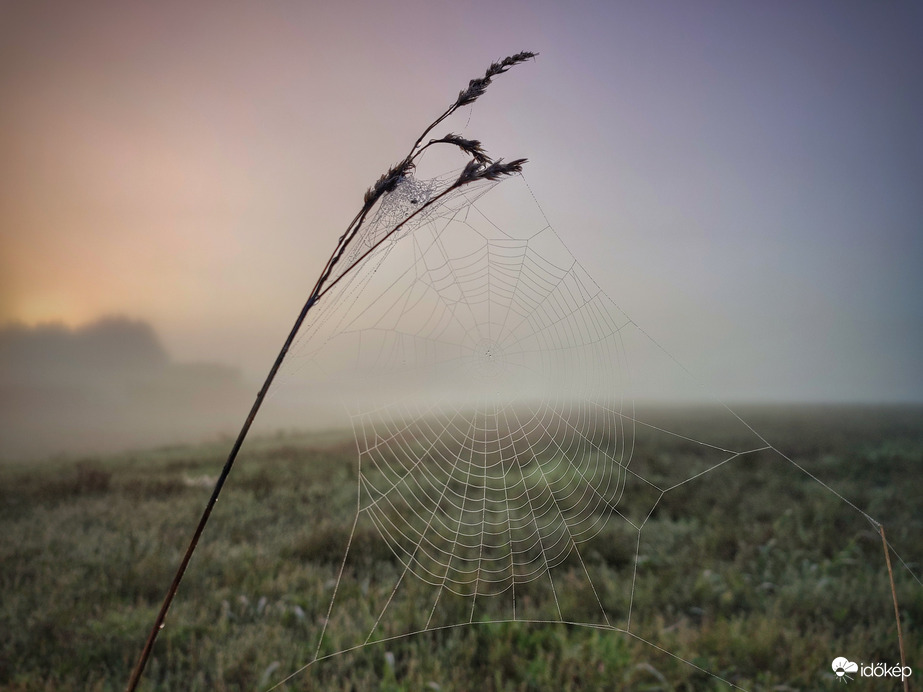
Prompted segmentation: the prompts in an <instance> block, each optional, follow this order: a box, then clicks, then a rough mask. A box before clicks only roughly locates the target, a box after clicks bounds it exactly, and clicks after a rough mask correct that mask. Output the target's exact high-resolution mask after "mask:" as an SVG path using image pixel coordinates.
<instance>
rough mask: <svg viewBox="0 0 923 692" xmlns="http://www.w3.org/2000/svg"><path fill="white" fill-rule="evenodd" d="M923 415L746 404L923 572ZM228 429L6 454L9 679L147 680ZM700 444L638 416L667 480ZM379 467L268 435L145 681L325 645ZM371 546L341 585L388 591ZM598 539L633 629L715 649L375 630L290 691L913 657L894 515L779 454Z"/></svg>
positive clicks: (758, 672) (818, 668)
mask: <svg viewBox="0 0 923 692" xmlns="http://www.w3.org/2000/svg"><path fill="white" fill-rule="evenodd" d="M921 413H923V411H921V409H920V408H918V407H917V408H911V407H903V408H897V407H890V408H889V407H879V408H861V409H860V408H847V407H841V408H831V409H819V408H804V407H802V408H791V407H786V408H779V409H775V410H774V409H768V408H763V409H754V410H752V411H744V415H745V417H746V418H747V419H748V420H749V421H750V422H751V423H752V424H753V425H754V427H755V428H756V429H757V430H759V431H760V432H761V433H762V434H763V435H764V436H765V437H766V438H767V439H768V440H770V441H771V442H772V443H773V444H774V445H776V446H777V447H778V448H779V449H780V450H781V451H782V452H784V453H785V454H787V455H789V456H790V457H791V458H793V459H795V460H797V461H798V463H799V464H801V465H803V466H804V467H805V468H806V469H807V470H809V471H810V472H811V473H812V474H815V475H816V476H817V477H818V478H820V479H821V480H822V481H823V482H824V483H827V484H828V485H830V486H831V487H832V488H834V489H835V490H836V491H837V492H838V493H840V494H842V495H843V496H844V497H846V498H848V499H849V500H850V501H851V502H853V503H855V504H856V505H857V506H858V507H859V508H861V509H862V510H863V511H865V512H867V513H868V514H870V515H871V516H873V517H875V518H876V519H879V520H880V521H882V522H883V523H884V525H885V526H886V529H887V533H888V538H889V539H890V541H891V542H892V544H893V545H894V546H895V548H896V549H897V551H898V552H899V553H900V554H901V556H902V557H903V558H904V559H905V560H906V561H907V562H908V564H909V565H910V566H911V567H912V568H913V570H914V571H915V572H916V574H920V573H921V571H923V570H921V564H920V561H921V560H923V554H921V550H920V547H921V546H923V512H921V508H920V497H921V494H923V415H921ZM657 415H660V416H661V417H662V418H663V419H664V420H665V421H666V422H667V423H669V425H670V426H672V429H675V430H679V431H682V430H683V429H684V426H686V427H688V429H689V430H697V431H701V430H702V426H708V425H709V420H708V417H707V416H706V415H705V414H704V413H695V412H688V411H687V412H683V411H672V412H667V411H663V412H660V413H659V414H657ZM701 436H702V435H701V434H699V435H698V437H701ZM228 446H229V444H228V443H222V444H213V445H205V446H198V447H176V448H162V449H157V450H152V451H147V452H138V453H133V454H122V455H118V456H108V457H101V458H88V459H84V460H81V461H65V460H57V461H55V460H50V461H47V462H42V463H31V464H13V463H6V464H3V465H0V564H2V569H0V593H2V598H0V688H2V689H4V690H15V691H21V692H25V691H27V690H30V691H31V690H35V691H38V690H56V691H58V690H60V691H66V690H98V691H103V690H120V689H122V688H123V687H124V685H125V682H126V680H127V678H128V675H129V672H130V670H131V667H132V665H133V664H134V662H135V660H136V658H137V656H138V653H139V651H140V649H141V646H142V645H143V643H144V639H145V637H146V636H147V631H148V628H149V627H150V625H151V623H152V622H153V621H154V616H155V614H156V610H157V608H158V606H159V604H160V601H161V599H162V598H163V595H164V592H165V590H166V588H167V586H168V585H169V582H170V580H171V578H172V575H173V571H174V570H175V568H176V565H177V563H178V562H179V559H180V557H181V555H182V551H183V550H184V549H185V547H186V543H187V541H188V539H189V535H190V533H191V530H192V528H193V527H194V525H195V523H196V521H197V520H198V516H199V514H200V512H201V510H202V507H203V506H204V504H205V501H206V499H207V497H208V495H209V492H210V487H211V483H212V482H213V479H214V477H215V476H216V475H217V473H218V472H219V470H220V468H221V466H222V464H223V462H224V456H225V455H226V454H227V448H228ZM697 453H698V450H697V448H696V447H695V446H690V445H689V444H687V443H685V442H684V441H683V440H682V439H681V438H676V439H675V440H674V441H672V442H670V441H669V440H668V439H666V438H664V437H662V436H661V437H658V438H654V437H650V438H648V437H646V436H645V435H644V434H643V433H641V432H639V435H638V438H637V442H636V447H635V451H634V455H633V462H632V464H633V468H635V465H637V468H639V469H644V471H645V474H646V475H647V476H648V477H650V478H657V477H658V474H667V473H668V469H670V468H676V465H677V464H684V463H689V464H695V463H696V459H695V455H696V454H697ZM356 473H357V463H356V451H355V445H354V443H353V441H352V438H351V436H350V434H349V433H347V432H332V433H325V434H311V435H300V434H294V433H291V434H281V433H280V434H279V435H278V436H275V437H265V438H260V439H256V440H253V441H252V442H251V443H248V445H247V447H246V448H245V452H244V453H243V454H242V455H241V458H240V460H239V461H238V465H237V467H236V468H235V470H234V473H233V474H232V475H231V478H230V480H229V482H228V485H227V486H226V488H225V490H224V493H223V495H222V497H221V501H220V502H219V504H218V505H217V507H216V509H215V513H214V515H213V517H212V520H211V523H210V525H209V527H208V529H207V530H206V532H205V535H204V537H203V539H202V542H201V543H200V545H199V549H198V551H197V553H196V554H195V556H194V558H193V560H192V563H191V565H190V568H189V570H188V572H187V574H186V576H185V579H184V581H183V584H182V586H181V588H180V591H179V595H178V597H177V600H176V601H175V602H174V604H173V607H172V610H171V612H170V615H169V617H168V619H167V624H166V627H165V629H164V630H163V632H162V633H161V636H160V638H159V640H158V642H157V646H156V649H155V651H154V655H153V657H152V659H151V661H150V662H149V664H148V667H147V671H146V673H145V676H144V678H143V681H142V684H141V686H140V688H139V689H142V690H148V691H153V690H265V689H267V688H269V687H271V686H272V685H273V684H275V683H277V682H278V681H280V680H281V679H282V678H283V677H285V676H286V675H288V674H289V673H291V672H293V671H295V670H297V669H298V668H300V667H301V666H303V665H304V664H305V663H307V662H308V661H309V660H310V659H311V658H312V657H313V654H314V649H315V646H316V642H317V636H318V633H319V631H320V626H321V623H322V620H323V618H324V617H325V616H326V612H327V606H328V603H329V601H330V594H331V589H332V588H333V585H334V584H335V583H336V577H337V572H338V570H339V567H340V562H341V559H342V555H343V549H344V547H345V545H346V540H347V537H348V536H349V532H350V527H351V526H352V523H353V519H354V516H355V510H356V482H357V478H356ZM353 551H354V555H355V556H356V560H355V561H354V562H353V563H351V565H350V567H349V569H350V570H354V571H355V576H356V578H355V579H352V580H350V581H348V582H344V583H343V587H342V588H344V589H347V590H349V589H352V590H354V591H356V594H354V595H359V596H361V598H360V599H359V600H360V601H366V602H367V603H368V604H369V608H370V609H371V610H372V611H374V609H375V606H376V604H381V603H383V602H384V601H385V600H386V599H387V598H388V596H389V594H390V592H391V588H392V586H393V584H394V581H395V579H396V578H397V576H398V575H399V574H400V572H401V571H402V565H401V564H400V562H399V561H398V560H397V559H396V558H395V556H394V555H393V554H392V552H391V551H390V550H389V549H388V547H387V545H386V544H385V543H384V542H383V541H382V539H381V537H380V536H379V535H378V534H377V532H376V531H375V529H374V527H372V526H371V525H369V524H363V523H361V522H360V523H359V524H358V525H357V532H356V535H355V538H354V542H353ZM582 554H583V555H584V557H585V560H586V564H587V569H588V570H589V571H590V572H591V574H592V577H593V583H594V584H595V585H596V586H597V588H598V589H599V592H600V597H601V599H602V602H603V605H604V606H605V607H606V608H607V609H611V612H612V613H621V612H623V611H624V610H625V609H626V607H627V602H626V599H627V598H628V595H627V594H628V593H629V592H628V591H626V589H625V585H626V584H630V583H631V579H632V574H633V573H634V571H635V569H636V568H637V574H638V578H637V581H636V582H635V592H634V601H633V611H632V612H633V619H632V628H631V629H632V632H635V633H636V634H637V635H639V637H643V638H644V639H647V640H649V641H650V642H653V643H656V645H657V646H658V647H662V649H665V650H667V651H669V652H672V653H674V654H676V656H679V657H682V658H684V659H686V660H688V661H690V662H692V663H693V664H694V666H693V665H689V664H687V663H684V662H683V661H681V660H679V659H677V658H675V657H672V656H670V655H668V654H665V653H663V652H662V651H660V650H658V649H657V648H656V647H654V646H651V645H650V644H648V643H645V642H644V641H641V639H638V638H635V637H632V636H628V635H625V634H620V633H617V632H611V631H604V630H599V629H592V628H586V627H577V626H571V625H561V624H545V625H538V624H527V623H517V622H513V623H510V622H506V623H500V624H478V625H475V626H464V627H456V628H449V629H442V630H437V631H430V632H426V633H424V634H420V635H415V636H413V637H409V638H403V639H396V640H392V641H387V642H379V643H375V644H371V645H369V646H366V647H363V648H360V649H358V650H356V651H353V652H349V653H345V654H341V655H337V656H333V657H331V658H329V659H326V660H323V661H320V662H318V663H317V664H314V665H313V666H311V667H310V668H308V669H307V670H306V671H305V672H303V673H301V674H300V675H298V676H296V677H295V678H294V679H293V680H292V681H291V682H289V683H287V684H286V685H284V686H283V687H282V689H291V690H343V691H345V690H388V691H396V690H444V691H455V692H461V691H463V690H479V691H483V692H487V691H494V690H495V691H498V692H499V691H501V690H503V691H514V690H515V691H523V692H525V691H533V690H590V689H592V690H709V689H716V690H717V689H727V686H726V685H725V684H724V683H722V682H720V681H719V680H717V679H716V678H715V677H712V676H709V675H707V674H706V673H704V672H702V670H701V669H704V670H707V671H712V672H713V673H715V674H716V675H719V676H720V677H722V678H724V679H726V680H729V681H731V682H733V683H734V684H735V685H738V686H740V687H742V688H744V689H752V690H778V691H783V690H817V689H833V688H834V686H835V685H836V684H837V680H836V679H835V677H834V676H833V673H832V670H831V668H830V662H831V661H832V659H833V658H835V657H836V656H847V657H849V658H850V659H851V660H856V661H864V662H874V661H883V662H895V663H896V662H897V661H898V660H899V654H898V647H897V637H896V630H895V622H894V615H893V609H892V604H891V592H890V588H889V586H888V575H887V570H886V568H885V562H884V555H883V551H882V545H881V541H880V537H879V535H878V534H877V532H876V530H875V528H874V527H873V526H872V525H871V524H869V522H867V521H866V520H865V519H864V518H863V517H862V516H861V514H859V513H858V512H857V511H856V510H855V509H853V508H851V507H849V506H848V504H846V503H845V502H843V501H842V500H840V499H839V498H837V497H836V496H835V495H834V494H832V493H831V492H829V491H828V490H826V489H825V488H823V487H822V486H821V485H820V484H818V483H817V482H816V481H814V480H812V479H811V478H809V477H808V476H807V475H805V474H804V473H803V472H801V471H799V470H798V469H796V468H795V467H793V466H792V465H790V464H788V463H787V462H785V461H784V460H782V459H781V458H780V457H778V455H773V454H768V453H763V454H760V455H756V456H755V457H752V458H749V459H748V461H747V463H730V464H727V465H726V466H725V467H722V469H721V470H720V475H719V474H714V475H711V474H709V476H705V477H702V479H700V480H697V481H695V482H690V483H687V484H685V485H683V486H682V487H680V488H677V489H676V490H675V491H672V492H670V493H668V494H667V495H666V496H665V497H664V500H663V501H662V502H661V503H660V504H659V505H658V507H657V509H656V511H655V512H654V513H653V515H652V516H651V519H650V520H649V522H648V524H647V525H646V526H645V528H644V530H643V532H642V537H641V543H640V545H637V544H636V542H635V540H634V539H633V538H632V537H631V536H626V534H625V532H624V531H623V530H622V528H620V527H619V526H618V525H615V524H613V525H612V526H611V527H607V528H606V529H605V530H604V531H603V532H602V533H600V534H599V535H598V536H597V537H596V538H594V539H593V540H592V541H590V542H589V543H587V544H585V545H584V546H583V547H582ZM565 568H567V569H573V570H578V569H579V568H580V567H579V565H576V564H571V565H569V566H568V565H565ZM895 577H896V580H897V591H898V598H899V600H900V605H901V610H902V618H903V620H902V622H903V627H904V636H905V640H906V644H907V659H908V660H907V662H908V664H909V665H911V666H913V667H914V669H915V676H916V675H923V637H921V635H923V587H921V585H920V583H919V582H918V581H915V579H914V578H913V577H912V576H911V575H910V574H909V573H908V572H907V570H906V569H904V568H903V566H901V565H900V563H899V562H897V561H896V559H895ZM564 579H565V580H566V575H565V577H564ZM422 588H423V586H422V585H417V584H415V583H414V582H412V581H411V582H410V583H408V586H407V588H406V589H402V590H401V591H400V592H399V593H398V595H397V596H396V597H395V598H396V599H397V600H396V601H395V602H394V603H393V604H392V606H391V611H390V613H391V617H390V622H389V624H388V627H390V628H391V630H387V631H385V632H384V634H387V632H388V631H393V632H402V631H406V630H407V629H413V628H415V627H419V626H420V625H422V622H421V621H420V620H421V613H420V609H419V608H418V607H417V604H418V602H419V601H418V599H419V596H420V594H421V593H422V591H421V590H420V589H422ZM542 593H543V592H541V591H539V590H536V591H535V593H534V594H533V596H534V597H535V598H542V597H543V596H542ZM562 594H563V595H562V598H564V599H572V601H573V602H572V603H571V604H570V605H571V606H572V608H571V609H573V608H579V606H580V603H582V602H584V601H587V600H589V599H587V594H585V593H581V592H580V590H579V589H578V588H575V589H574V590H572V591H564V592H562ZM347 595H348V594H347ZM422 619H423V620H425V617H423V618H422ZM361 621H362V617H361V614H357V615H356V616H355V617H350V616H349V614H348V613H347V614H344V615H341V616H338V617H337V618H336V619H334V620H332V621H331V622H330V623H329V624H328V635H329V638H328V641H327V642H326V643H325V646H326V647H327V648H326V649H325V650H331V651H333V650H336V649H337V648H342V647H344V646H347V645H349V644H350V643H351V642H353V641H355V640H356V639H357V638H359V639H360V640H361V639H362V638H364V636H365V634H364V633H362V634H360V633H358V632H357V631H356V630H355V628H357V627H359V623H360V622H361ZM696 666H697V667H696ZM854 685H857V686H858V687H857V689H861V690H863V691H866V690H876V689H896V687H897V685H896V684H895V683H894V681H893V680H892V681H889V682H883V681H880V680H879V681H875V680H861V681H856V682H855V683H854Z"/></svg>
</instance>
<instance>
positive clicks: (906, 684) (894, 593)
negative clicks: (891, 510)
mask: <svg viewBox="0 0 923 692" xmlns="http://www.w3.org/2000/svg"><path fill="white" fill-rule="evenodd" d="M878 530H879V532H880V533H881V545H882V547H883V548H884V550H885V563H886V564H887V565H888V579H890V580H891V599H892V600H893V601H894V620H895V622H897V645H898V647H899V648H900V651H901V670H904V669H906V667H907V660H906V659H905V657H904V635H903V632H902V630H901V611H900V608H898V607H897V589H895V588H894V570H892V569H891V551H890V550H889V549H888V539H887V538H885V525H884V524H879V525H878ZM903 680H904V692H910V681H909V680H908V679H907V678H906V677H905V678H903Z"/></svg>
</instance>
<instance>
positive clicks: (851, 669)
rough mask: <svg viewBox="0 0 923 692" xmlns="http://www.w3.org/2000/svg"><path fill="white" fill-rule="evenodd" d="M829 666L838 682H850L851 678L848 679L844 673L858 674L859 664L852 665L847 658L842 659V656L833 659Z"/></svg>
mask: <svg viewBox="0 0 923 692" xmlns="http://www.w3.org/2000/svg"><path fill="white" fill-rule="evenodd" d="M831 666H832V668H833V672H834V673H836V677H837V679H838V680H839V681H840V682H847V681H848V680H852V678H851V677H849V676H848V675H847V674H846V673H858V672H859V664H857V663H853V662H852V661H850V660H849V659H848V658H843V657H842V656H838V657H837V658H835V659H833V663H832V664H831Z"/></svg>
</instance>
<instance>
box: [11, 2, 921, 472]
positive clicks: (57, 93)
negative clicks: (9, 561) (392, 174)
mask: <svg viewBox="0 0 923 692" xmlns="http://www.w3.org/2000/svg"><path fill="white" fill-rule="evenodd" d="M921 30H923V9H921V7H920V6H919V5H918V4H914V3H909V2H906V3H887V4H880V3H875V4H873V3H863V2H839V1H838V2H833V1H829V2H814V3H810V4H806V3H797V4H796V3H786V4H779V3H771V4H770V3H755V2H754V3H738V2H735V3H732V2H717V1H710V0H706V1H702V2H696V3H685V2H656V3H644V4H640V3H597V2H583V3H577V4H568V5H567V6H564V5H562V4H561V3H554V2H542V1H538V2H524V1H523V2H504V3H497V2H468V3H460V4H454V3H432V2H422V1H420V2H415V1H408V2H400V3H387V4H386V3H376V2H341V3H337V4H336V5H335V6H334V5H333V4H329V5H326V4H321V3H306V2H272V3H260V4H251V3H242V2H241V3H238V2H220V3H219V2H207V1H206V2H197V3H194V4H192V5H190V4H189V3H181V2H164V3H157V4H147V5H145V4H127V3H118V2H114V1H113V2H98V1H91V2H84V3H60V2H46V1H42V0H39V1H36V2H29V3H22V2H4V3H0V102H2V107H0V179H2V180H3V184H2V185H0V458H22V457H35V456H42V455H49V454H59V455H60V454H64V455H79V454H85V453H89V452H94V451H101V450H112V449H122V448H127V447H132V446H147V445H154V444H168V443H174V442H182V441H190V440H195V439H200V438H203V437H214V436H216V435H221V434H232V433H234V432H236V428H237V427H238V426H239V424H240V423H241V422H242V420H243V418H244V417H245V415H246V413H247V411H248V409H249V406H250V403H251V402H252V399H253V397H254V395H255V393H256V390H257V388H258V387H259V384H260V382H261V381H262V378H263V376H264V375H265V372H266V371H267V370H268V368H269V365H270V364H271V362H272V360H273V358H274V357H275V355H276V353H277V351H278V348H279V347H280V345H281V343H282V340H283V339H284V337H285V335H286V333H287V331H288V329H289V327H290V325H291V323H292V321H293V320H294V317H295V315H296V314H297V312H298V310H299V308H300V306H301V304H302V303H303V301H304V299H305V298H306V296H307V292H308V291H309V290H310V288H311V286H312V285H313V283H314V280H315V279H316V276H317V274H318V272H319V270H320V269H321V267H322V265H323V263H324V261H325V260H326V258H327V256H328V255H329V253H330V251H331V250H332V249H333V247H334V244H335V243H336V240H337V238H338V237H339V235H340V234H341V233H342V232H343V230H344V228H345V225H346V223H347V222H348V221H349V220H350V219H351V218H352V217H353V215H354V214H355V212H356V211H357V209H358V207H359V205H360V203H361V199H362V194H363V192H364V191H365V189H366V188H367V187H368V186H369V185H370V184H372V183H373V182H374V181H375V180H376V179H377V177H378V176H379V175H380V174H381V173H382V172H384V171H385V170H386V169H387V168H388V166H389V165H391V164H392V163H394V162H396V161H398V160H399V159H400V158H402V157H403V156H404V154H405V153H406V151H407V149H408V147H409V146H410V144H411V143H412V142H413V141H414V140H415V139H416V137H417V135H418V134H419V132H420V131H421V130H422V128H423V127H424V126H425V125H426V124H427V123H429V122H430V121H431V120H432V119H433V118H434V117H435V116H436V115H438V114H439V113H440V112H441V111H442V110H443V109H444V108H445V107H446V106H447V105H448V104H449V103H451V102H452V101H453V100H454V98H455V96H456V94H457V93H458V91H459V90H460V89H462V88H463V87H465V86H466V85H467V82H468V80H469V79H471V78H473V77H476V76H480V75H481V74H483V71H484V69H485V68H486V67H487V65H488V64H489V63H490V62H491V61H493V60H496V59H499V58H502V57H504V56H506V55H509V54H511V53H515V52H517V51H520V50H532V51H538V52H539V53H540V55H539V57H538V58H537V60H536V61H535V62H534V63H530V64H526V65H523V66H520V67H518V68H516V69H515V70H513V71H511V72H510V73H509V74H506V75H503V76H502V77H501V78H499V79H498V80H497V82H496V83H495V84H494V85H493V86H492V87H491V89H490V90H489V91H488V93H487V94H486V95H485V96H484V97H483V98H482V99H481V100H479V101H478V102H477V103H476V104H475V105H474V106H473V108H470V109H463V111H461V112H460V113H459V114H458V116H459V117H457V118H456V119H455V120H453V121H452V122H450V123H446V124H445V126H444V129H445V131H446V132H448V131H455V132H462V133H463V134H465V136H468V137H474V138H478V139H481V140H482V141H483V142H484V143H485V145H486V147H487V149H488V150H489V151H490V152H491V153H492V154H493V155H494V156H503V157H507V158H513V157H519V156H526V157H528V158H529V164H528V166H527V168H526V170H525V176H526V180H527V181H528V183H529V185H530V187H531V188H532V190H533V191H534V193H535V195H536V197H537V199H538V201H539V203H540V204H541V206H542V208H543V210H544V212H545V214H546V215H547V217H548V219H549V220H550V221H551V223H552V224H553V225H554V227H555V228H556V230H557V232H558V234H559V235H560V237H561V238H562V239H563V241H564V242H565V243H566V244H567V246H568V248H569V250H570V252H571V253H572V254H573V255H574V256H575V257H576V258H577V259H578V260H579V261H580V262H582V264H583V265H584V266H585V268H586V270H587V272H588V273H589V274H590V275H591V276H592V277H594V278H595V280H596V281H597V282H598V283H599V285H600V286H601V287H602V288H603V290H604V291H605V292H606V293H607V294H608V295H609V296H610V297H611V298H612V299H613V300H614V301H615V303H617V304H618V306H619V307H620V308H621V309H622V310H624V311H625V312H626V313H627V314H628V315H629V316H630V317H631V318H633V319H634V321H635V322H637V323H638V324H639V325H640V326H641V327H642V328H643V329H644V330H645V331H646V332H648V333H649V334H650V335H651V336H653V337H654V338H655V339H657V341H658V342H659V343H661V344H662V345H663V346H664V347H665V348H666V349H667V350H668V351H669V352H670V353H672V354H673V355H674V356H676V358H677V359H678V360H679V361H680V362H681V363H683V365H685V366H686V367H687V368H689V370H691V371H692V372H694V373H695V374H696V375H697V377H698V378H699V379H701V380H702V381H704V382H706V383H708V385H709V387H710V388H711V389H712V391H713V392H714V394H715V395H716V396H719V397H721V398H723V399H724V400H727V401H729V402H732V403H734V402H747V403H751V402H872V403H875V402H919V401H921V400H923V366H921V362H920V358H919V354H920V352H921V347H923V280H921V278H920V270H919V268H920V266H921V265H923V233H921V232H920V231H921V219H923V196H921V195H920V189H921V181H923V130H921V128H920V123H921V122H923V87H921V85H923V43H921V42H920V40H919V36H920V34H921ZM436 134H437V135H442V134H445V132H443V131H442V129H439V130H437V132H436ZM461 163H463V161H462V160H459V165H460V164H461ZM492 194H498V195H502V194H503V187H502V186H501V187H500V188H498V189H497V190H495V191H494V192H493V193H492ZM297 405H298V404H297V403H293V404H292V406H293V407H296V408H294V409H293V410H292V412H291V418H290V420H287V421H285V424H286V425H288V424H292V425H295V424H298V422H299V421H300V420H302V419H303V420H304V423H305V425H307V424H308V422H309V420H310V419H309V417H308V415H307V414H304V415H302V414H301V413H300V412H299V410H298V409H297ZM304 405H305V406H306V408H305V410H306V411H307V410H308V409H309V408H310V406H311V404H310V402H306V403H305V404H304ZM313 406H314V407H315V408H318V409H323V408H324V406H326V403H325V402H323V401H320V402H315V403H314V404H313Z"/></svg>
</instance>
